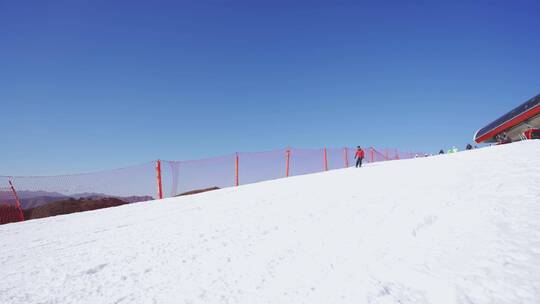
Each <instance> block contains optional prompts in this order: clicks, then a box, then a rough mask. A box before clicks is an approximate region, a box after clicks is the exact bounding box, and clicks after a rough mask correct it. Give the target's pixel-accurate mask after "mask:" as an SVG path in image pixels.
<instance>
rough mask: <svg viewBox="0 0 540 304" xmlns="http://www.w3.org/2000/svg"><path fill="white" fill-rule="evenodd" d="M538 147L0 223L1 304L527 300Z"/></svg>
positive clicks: (535, 266)
mask: <svg viewBox="0 0 540 304" xmlns="http://www.w3.org/2000/svg"><path fill="white" fill-rule="evenodd" d="M539 156H540V141H529V142H520V143H515V144H510V145H505V146H499V147H489V148H484V149H480V150H474V151H467V152H460V153H458V154H454V155H443V156H434V157H429V158H422V159H412V160H401V161H392V162H387V163H377V164H373V165H367V166H365V167H364V168H361V169H355V168H350V169H344V170H336V171H331V172H326V173H319V174H312V175H305V176H298V177H292V178H288V179H281V180H275V181H269V182H263V183H258V184H252V185H246V186H241V187H239V188H230V189H223V190H218V191H214V192H209V193H203V194H200V195H195V196H189V197H179V198H172V199H166V200H163V201H152V202H147V203H139V204H134V205H128V206H122V207H116V208H111V209H104V210H97V211H92V212H86V213H80V214H72V215H66V216H58V217H52V218H45V219H41V220H34V221H28V222H24V223H15V224H8V225H3V226H0V265H1V266H0V267H1V270H0V303H6V304H7V303H24V304H28V303H249V304H252V303H438V304H440V303H540V157H539Z"/></svg>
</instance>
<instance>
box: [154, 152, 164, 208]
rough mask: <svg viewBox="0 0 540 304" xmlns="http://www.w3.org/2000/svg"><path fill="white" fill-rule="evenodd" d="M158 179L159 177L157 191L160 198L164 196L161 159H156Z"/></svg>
mask: <svg viewBox="0 0 540 304" xmlns="http://www.w3.org/2000/svg"><path fill="white" fill-rule="evenodd" d="M156 179H157V193H158V198H159V199H162V198H163V183H162V181H161V161H160V160H159V159H158V160H157V161H156Z"/></svg>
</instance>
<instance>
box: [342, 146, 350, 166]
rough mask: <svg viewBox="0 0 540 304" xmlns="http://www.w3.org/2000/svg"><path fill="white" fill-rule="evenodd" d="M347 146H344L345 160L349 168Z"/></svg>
mask: <svg viewBox="0 0 540 304" xmlns="http://www.w3.org/2000/svg"><path fill="white" fill-rule="evenodd" d="M347 152H348V151H347V148H343V156H344V158H345V159H344V161H345V168H348V167H349V155H348V153H347Z"/></svg>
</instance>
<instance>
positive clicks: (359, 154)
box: [354, 146, 364, 168]
mask: <svg viewBox="0 0 540 304" xmlns="http://www.w3.org/2000/svg"><path fill="white" fill-rule="evenodd" d="M354 158H356V168H359V167H362V160H363V159H364V150H362V148H360V146H358V147H356V154H355V155H354Z"/></svg>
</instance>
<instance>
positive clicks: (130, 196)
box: [0, 148, 418, 224]
mask: <svg viewBox="0 0 540 304" xmlns="http://www.w3.org/2000/svg"><path fill="white" fill-rule="evenodd" d="M355 152H356V149H354V148H321V149H292V148H291V149H280V150H275V151H266V152H247V153H246V152H243V153H234V154H229V155H224V156H219V157H213V158H208V159H201V160H188V161H171V160H157V161H151V162H147V163H144V164H140V165H136V166H131V167H127V168H121V169H115V170H108V171H101V172H94V173H84V174H72V175H59V176H0V224H3V223H9V222H16V221H22V220H25V219H33V218H40V217H47V216H52V215H58V214H66V213H73V212H79V211H86V210H93V209H100V208H105V207H111V206H118V205H122V204H128V203H134V202H140V201H148V200H153V199H161V198H165V197H174V196H179V195H184V194H191V193H197V192H202V191H206V190H209V189H218V188H226V187H231V186H239V185H243V184H250V183H256V182H260V181H265V180H271V179H277V178H283V177H288V176H295V175H302V174H309V173H316V172H321V171H327V170H333V169H339V168H346V167H350V166H353V165H354V162H355V160H354V155H355ZM416 155H418V154H417V153H408V152H401V151H398V150H397V149H382V150H378V149H375V148H367V149H365V157H364V163H373V162H380V161H387V160H396V159H406V158H413V157H415V156H416Z"/></svg>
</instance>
